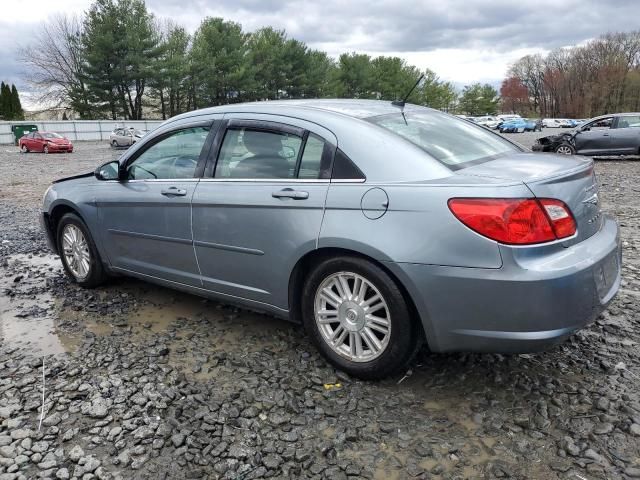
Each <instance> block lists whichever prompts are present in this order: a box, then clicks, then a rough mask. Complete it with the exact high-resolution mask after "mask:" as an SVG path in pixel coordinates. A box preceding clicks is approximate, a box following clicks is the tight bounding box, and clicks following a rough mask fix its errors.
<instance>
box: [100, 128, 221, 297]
mask: <svg viewBox="0 0 640 480" xmlns="http://www.w3.org/2000/svg"><path fill="white" fill-rule="evenodd" d="M209 129H210V125H204V126H195V127H189V128H181V129H177V130H175V131H171V132H169V133H167V134H165V135H162V136H160V137H158V139H154V141H152V143H150V144H149V145H148V146H147V148H143V149H142V151H140V152H139V153H138V152H136V156H135V157H133V158H131V159H130V160H128V161H127V164H126V166H125V172H124V179H122V180H121V181H108V182H101V184H100V187H101V188H100V190H99V191H98V192H97V204H98V215H99V218H100V228H101V229H102V236H101V238H102V239H103V246H104V249H105V251H106V252H107V255H108V257H109V261H110V263H111V265H112V266H113V267H114V268H116V269H121V270H123V271H127V272H135V273H139V274H143V275H148V276H152V277H158V278H162V279H165V280H169V281H173V282H178V283H183V284H187V285H194V286H200V285H201V281H200V272H199V270H198V266H197V263H196V258H195V253H194V250H193V238H192V235H191V198H192V196H193V193H194V191H195V188H196V185H197V183H198V178H196V177H197V175H196V167H197V165H198V161H199V159H200V154H201V151H202V150H203V146H204V145H205V142H206V139H207V135H208V134H209Z"/></svg>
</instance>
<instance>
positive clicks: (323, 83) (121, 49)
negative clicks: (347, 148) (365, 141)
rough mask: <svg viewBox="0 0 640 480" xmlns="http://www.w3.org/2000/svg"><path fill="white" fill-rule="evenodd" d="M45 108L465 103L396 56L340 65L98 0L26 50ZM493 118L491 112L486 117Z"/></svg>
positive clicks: (300, 49) (162, 111)
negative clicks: (293, 101)
mask: <svg viewBox="0 0 640 480" xmlns="http://www.w3.org/2000/svg"><path fill="white" fill-rule="evenodd" d="M21 59H22V61H23V62H24V63H25V64H26V66H27V67H28V68H27V71H28V80H29V81H30V82H31V83H32V84H33V85H34V86H35V87H36V89H37V90H38V91H39V92H40V93H41V97H40V101H41V102H43V103H47V104H49V105H55V106H64V107H68V108H71V109H72V110H73V111H75V112H76V114H77V115H78V116H79V117H80V118H83V119H93V118H112V119H120V118H124V119H130V120H137V119H141V118H143V116H144V115H146V114H148V113H149V112H153V113H154V114H155V115H160V116H161V117H162V118H168V117H171V116H173V115H176V114H179V113H182V112H186V111H190V110H194V109H198V108H203V107H208V106H214V105H222V104H227V103H235V102H244V101H255V100H271V99H283V98H284V99H286V98H327V97H338V98H340V97H344V98H371V99H382V100H397V99H401V98H402V97H404V95H405V94H406V92H408V91H409V89H410V88H411V87H412V86H413V85H414V84H415V82H416V80H417V79H418V78H419V76H420V75H423V74H424V75H425V82H424V84H423V85H422V86H421V87H420V88H417V89H416V90H415V91H414V92H413V93H412V95H411V96H410V97H409V101H410V102H413V103H417V104H422V105H428V106H431V107H433V108H437V109H441V110H449V109H451V108H452V107H453V106H454V105H455V104H456V102H457V100H458V95H457V93H456V90H455V88H454V86H453V85H452V84H451V83H449V82H445V81H442V80H441V79H439V78H438V76H437V75H436V74H435V73H434V72H432V71H431V70H428V69H427V70H425V71H421V70H419V69H418V68H416V67H414V66H412V65H408V64H407V63H406V62H405V61H404V60H402V59H401V58H398V57H388V56H379V57H375V58H374V57H371V56H369V55H365V54H359V53H344V54H342V55H340V57H339V58H338V59H333V58H331V57H330V56H329V55H327V53H326V52H323V51H320V50H315V49H312V48H309V47H308V46H307V45H306V44H305V43H304V42H301V41H299V40H296V39H293V38H290V37H289V36H288V35H287V33H286V32H285V31H284V30H278V29H274V28H272V27H265V28H261V29H259V30H257V31H254V32H245V31H244V30H243V29H242V26H241V25H240V24H239V23H236V22H232V21H227V20H224V19H222V18H211V17H207V18H205V19H204V20H203V21H202V23H201V24H200V26H199V27H198V29H197V30H196V31H195V32H194V33H193V34H189V33H188V32H187V31H186V29H185V28H184V27H182V26H181V25H178V24H176V23H174V22H172V21H167V20H160V19H158V18H156V17H155V16H153V15H152V14H151V13H150V12H148V10H147V7H146V4H145V2H144V0H94V2H93V4H92V5H91V6H90V8H89V10H88V11H87V12H86V13H85V14H84V15H83V16H70V15H62V16H57V17H55V18H53V19H49V20H48V21H47V22H46V23H45V24H43V25H42V28H41V31H40V33H39V34H38V35H37V36H36V38H35V39H34V41H33V42H32V43H31V44H30V45H29V46H27V47H26V48H24V49H23V50H22V51H21ZM482 113H485V112H482Z"/></svg>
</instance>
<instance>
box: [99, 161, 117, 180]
mask: <svg viewBox="0 0 640 480" xmlns="http://www.w3.org/2000/svg"><path fill="white" fill-rule="evenodd" d="M93 174H94V175H95V176H96V178H97V179H98V180H103V181H104V180H119V179H120V164H119V163H118V162H117V161H114V162H107V163H105V164H104V165H100V166H99V167H98V168H96V170H95V171H94V172H93Z"/></svg>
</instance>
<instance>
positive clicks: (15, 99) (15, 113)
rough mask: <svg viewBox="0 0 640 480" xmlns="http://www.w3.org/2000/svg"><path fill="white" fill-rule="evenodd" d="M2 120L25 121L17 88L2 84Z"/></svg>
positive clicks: (0, 105) (0, 110)
mask: <svg viewBox="0 0 640 480" xmlns="http://www.w3.org/2000/svg"><path fill="white" fill-rule="evenodd" d="M0 119H1V120H24V112H23V110H22V104H21V103H20V95H18V90H17V89H16V86H15V85H13V84H11V86H9V84H8V83H4V82H0Z"/></svg>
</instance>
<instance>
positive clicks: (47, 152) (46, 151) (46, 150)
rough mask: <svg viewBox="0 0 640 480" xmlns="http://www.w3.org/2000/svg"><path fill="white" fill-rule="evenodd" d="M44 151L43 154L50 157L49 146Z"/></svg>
mask: <svg viewBox="0 0 640 480" xmlns="http://www.w3.org/2000/svg"><path fill="white" fill-rule="evenodd" d="M42 151H43V153H44V154H45V155H48V154H49V147H48V146H47V145H45V146H44V147H43V148H42Z"/></svg>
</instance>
